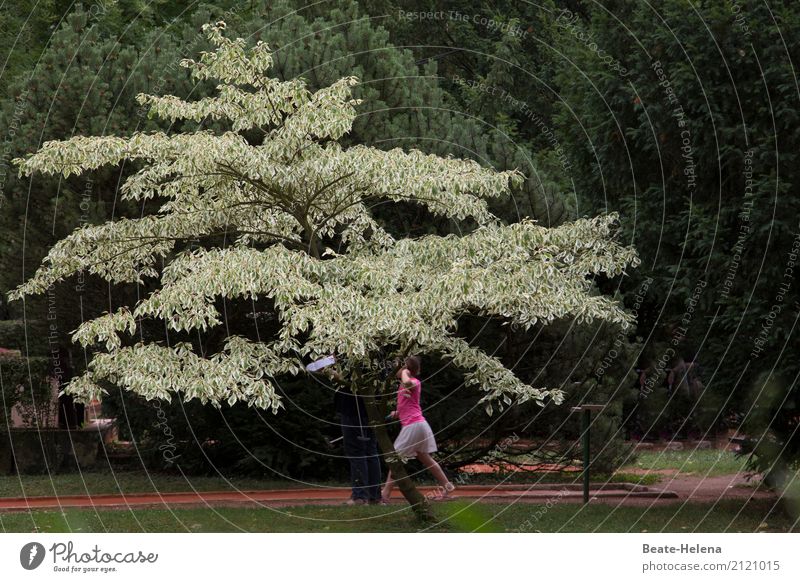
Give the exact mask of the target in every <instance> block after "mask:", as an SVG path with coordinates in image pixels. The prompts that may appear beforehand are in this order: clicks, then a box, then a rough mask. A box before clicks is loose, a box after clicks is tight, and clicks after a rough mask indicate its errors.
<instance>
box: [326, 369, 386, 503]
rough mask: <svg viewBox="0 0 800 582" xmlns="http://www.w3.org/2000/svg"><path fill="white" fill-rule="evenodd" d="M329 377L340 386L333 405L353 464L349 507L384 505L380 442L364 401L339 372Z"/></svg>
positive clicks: (332, 373) (349, 458) (347, 455)
mask: <svg viewBox="0 0 800 582" xmlns="http://www.w3.org/2000/svg"><path fill="white" fill-rule="evenodd" d="M328 375H329V377H330V378H331V379H332V380H334V381H335V382H336V383H337V384H338V390H336V393H335V394H334V397H333V403H334V408H335V410H336V412H337V414H338V415H339V419H340V423H341V427H342V440H343V442H344V454H345V456H346V457H347V459H348V461H349V462H350V480H351V482H352V488H353V489H352V493H351V494H350V499H349V500H348V502H347V503H348V505H361V504H365V503H372V504H378V503H380V501H381V462H380V458H379V457H378V440H377V438H376V437H375V431H373V430H372V427H370V426H369V421H368V420H367V410H366V407H365V405H364V400H363V398H362V397H361V396H358V395H354V394H353V393H352V392H350V388H349V387H348V386H346V385H345V384H344V383H343V382H342V381H341V376H340V375H339V374H338V372H335V371H332V372H330V373H329V374H328Z"/></svg>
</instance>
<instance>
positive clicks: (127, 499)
mask: <svg viewBox="0 0 800 582" xmlns="http://www.w3.org/2000/svg"><path fill="white" fill-rule="evenodd" d="M660 474H661V475H662V476H663V477H664V478H663V480H662V481H661V482H660V483H658V484H657V485H655V486H648V487H643V486H639V485H631V484H625V483H622V484H603V485H600V486H597V487H595V488H593V489H592V490H591V501H592V503H607V504H612V505H639V506H641V505H653V504H658V505H661V504H665V503H683V502H686V501H687V500H688V501H696V502H704V503H709V502H715V501H718V500H720V499H742V500H744V499H747V498H749V497H751V496H752V497H753V498H755V499H764V498H773V499H774V498H776V496H775V494H774V493H770V492H767V491H759V490H754V489H753V488H752V487H747V486H745V485H747V480H746V477H745V475H743V474H739V475H726V476H721V477H720V476H717V477H706V478H703V477H699V476H693V475H679V474H678V475H664V474H663V473H660ZM420 489H421V491H422V492H423V494H425V495H427V496H429V498H433V497H434V496H435V495H436V493H437V491H436V490H435V488H433V487H421V488H420ZM453 496H454V497H455V498H457V499H469V500H479V501H492V502H506V503H509V504H510V503H547V502H558V503H580V502H581V501H582V491H581V488H580V486H579V485H572V484H569V485H566V484H565V485H558V484H548V485H467V486H462V487H458V489H457V490H456V491H455V492H454V493H453ZM348 497H349V491H348V490H347V489H331V488H325V489H278V490H264V491H202V492H181V493H131V494H125V495H92V496H88V495H61V496H57V497H27V498H26V497H14V498H0V511H2V512H19V511H30V510H48V509H49V510H52V509H56V510H62V509H67V508H95V509H134V508H160V509H164V508H167V507H211V506H213V507H219V506H226V507H241V506H254V507H284V506H289V505H313V504H325V505H339V504H342V503H344V502H345V501H346V500H347V498H348ZM392 501H393V502H394V503H403V500H402V497H401V496H400V493H399V492H395V495H394V497H393V498H392Z"/></svg>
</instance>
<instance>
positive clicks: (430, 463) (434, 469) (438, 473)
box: [417, 453, 455, 492]
mask: <svg viewBox="0 0 800 582" xmlns="http://www.w3.org/2000/svg"><path fill="white" fill-rule="evenodd" d="M417 459H419V462H420V463H422V465H423V466H424V467H425V468H426V469H427V470H428V471H430V472H431V474H432V475H433V476H434V478H435V479H436V480H437V481H438V482H439V485H441V486H442V487H443V488H444V490H445V491H446V492H450V491H452V490H453V489H454V488H455V487H454V486H453V484H452V483H450V481H448V479H447V476H446V475H445V474H444V471H442V468H441V467H440V466H439V463H437V462H436V461H435V460H434V459H433V457H431V455H430V453H417Z"/></svg>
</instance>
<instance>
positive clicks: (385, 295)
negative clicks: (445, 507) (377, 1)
mask: <svg viewBox="0 0 800 582" xmlns="http://www.w3.org/2000/svg"><path fill="white" fill-rule="evenodd" d="M224 27H225V26H224V23H217V24H216V25H206V26H205V27H204V30H205V31H206V33H207V35H208V37H209V39H210V40H211V41H212V43H213V45H214V47H215V50H213V51H212V52H207V53H202V55H201V57H200V59H199V60H198V61H193V60H185V61H182V63H181V64H182V65H183V66H184V67H188V68H189V69H190V70H191V73H192V75H193V76H194V78H195V79H197V80H198V81H201V80H215V81H217V82H218V83H219V84H218V85H217V93H216V95H215V96H213V97H210V98H205V99H201V100H198V101H184V100H183V99H180V98H178V97H175V96H170V95H168V96H155V95H140V96H139V97H138V99H139V101H140V102H141V103H142V104H143V105H146V106H149V108H150V111H151V113H152V114H154V115H157V116H159V117H161V118H164V119H168V120H171V121H175V120H194V121H207V120H223V122H225V123H227V126H226V127H228V128H229V130H228V131H217V132H214V131H209V130H204V131H196V132H191V133H176V134H167V133H136V134H134V135H132V136H131V137H128V138H121V137H113V136H110V137H109V136H104V137H74V138H72V139H68V140H65V141H51V142H47V143H45V144H44V146H43V147H42V148H41V149H40V150H39V151H38V152H36V153H34V154H32V155H30V156H29V157H27V158H25V159H24V160H15V162H16V163H17V164H18V165H19V166H20V173H21V174H24V175H31V174H33V173H35V172H42V173H46V174H61V175H62V176H64V177H68V176H70V175H72V174H77V173H80V172H84V171H87V170H92V169H95V168H98V167H101V166H104V165H115V164H120V163H122V162H136V163H138V164H139V165H138V166H136V167H137V168H140V169H138V171H136V172H135V173H133V174H132V175H130V177H128V178H127V180H126V181H125V182H124V184H123V185H122V186H121V195H122V196H123V197H124V198H127V199H133V200H142V201H143V200H148V199H160V200H161V201H163V204H162V205H161V206H160V209H159V210H158V211H157V212H155V213H154V214H151V215H145V216H143V217H141V218H137V219H120V220H116V221H112V222H108V223H106V224H103V225H99V226H84V227H82V228H79V229H77V230H76V231H75V232H73V233H72V234H71V235H70V236H68V237H67V238H65V239H63V240H61V241H60V242H58V243H57V244H56V245H55V246H54V247H53V248H52V249H51V250H50V252H49V253H48V255H47V257H46V258H45V260H44V263H43V265H42V266H41V267H40V268H39V269H38V271H37V272H36V274H35V275H34V276H33V277H32V278H31V279H30V280H28V281H27V282H25V283H24V284H23V285H21V286H20V287H18V288H17V289H16V290H14V291H12V292H11V294H10V297H11V298H12V299H19V298H22V297H24V296H26V295H29V294H40V293H43V292H44V291H45V290H46V289H47V288H48V287H49V286H51V285H52V284H54V283H56V282H58V281H60V280H63V279H64V278H66V277H69V276H71V275H73V274H75V273H77V272H79V271H84V272H89V273H92V274H94V275H96V276H99V277H102V278H104V279H106V280H108V281H109V282H113V283H143V282H144V281H145V280H146V279H150V280H151V281H152V280H153V279H159V278H160V284H158V285H156V287H155V288H156V290H155V291H153V292H152V293H151V294H150V295H149V296H146V297H144V298H143V299H141V300H140V301H139V302H138V303H136V304H135V305H131V306H129V307H126V308H121V309H119V310H118V311H116V312H113V313H108V314H105V315H103V316H101V317H98V318H97V319H93V320H91V321H87V322H85V323H83V324H82V325H81V326H80V327H79V328H78V329H77V330H76V331H75V332H74V336H73V339H74V340H75V341H76V342H79V343H80V344H82V345H83V346H87V347H88V346H96V345H97V344H101V345H102V346H103V348H104V349H100V350H98V353H97V354H96V355H95V356H94V358H93V359H92V361H91V362H90V365H89V367H88V369H87V371H86V372H85V373H84V374H83V375H81V376H79V377H77V378H76V379H74V380H73V381H72V382H70V384H69V385H68V387H67V388H66V390H65V392H66V393H68V394H71V395H73V396H74V398H75V399H76V401H78V402H87V401H89V400H90V399H91V398H98V399H102V395H103V394H104V393H106V391H105V390H104V388H103V387H102V382H104V381H106V382H111V383H114V384H116V385H119V386H122V387H124V388H125V389H127V390H130V391H133V392H135V393H137V394H139V395H141V396H143V397H144V398H146V399H170V398H171V397H172V396H174V395H180V396H182V397H183V398H184V399H185V400H189V399H192V398H199V399H200V400H201V401H202V402H204V403H213V404H214V405H216V406H220V405H221V404H222V403H224V402H227V403H228V404H229V405H232V404H234V403H236V402H246V403H247V404H248V405H251V406H257V407H260V408H263V409H271V410H272V411H273V412H278V410H279V409H280V408H281V406H282V405H281V398H280V396H279V393H278V391H276V379H278V378H280V377H282V376H285V375H297V374H304V373H306V372H305V364H307V363H308V362H309V361H311V360H313V359H316V358H318V357H322V356H325V355H328V354H331V353H335V354H337V355H339V356H342V357H343V359H344V360H345V361H346V362H347V364H346V366H345V370H344V372H345V374H346V377H347V378H348V379H349V382H350V383H351V384H352V390H353V391H355V392H359V393H362V394H364V395H366V396H368V398H367V399H366V400H367V402H368V403H369V406H368V408H369V415H370V421H371V422H372V424H373V425H374V426H375V428H376V430H377V432H378V436H379V441H380V444H381V447H382V449H383V452H384V453H385V454H386V455H387V457H386V458H387V463H388V464H389V466H390V468H391V469H392V472H393V474H395V475H396V476H397V477H398V480H399V485H400V487H401V490H402V491H403V493H404V495H405V496H406V498H407V499H408V501H409V502H410V503H411V504H412V505H413V506H414V507H415V509H417V510H418V511H419V512H420V513H421V514H422V513H424V512H425V511H426V505H425V500H424V498H423V497H422V496H421V495H420V494H419V493H418V492H417V491H416V489H415V488H414V487H413V485H412V483H411V481H410V480H409V479H408V478H407V476H406V472H405V471H404V469H403V465H402V463H401V462H400V461H399V460H398V459H397V457H396V455H394V454H393V451H392V445H391V441H390V440H389V438H388V434H387V432H386V430H385V427H384V426H383V418H384V414H383V412H384V410H385V406H386V404H385V400H386V399H383V401H384V403H383V409H384V410H382V409H381V404H380V400H378V399H375V398H369V397H372V396H375V395H379V394H382V393H384V392H386V391H388V390H391V389H392V386H391V380H388V381H387V380H386V379H385V378H382V377H381V375H380V374H379V373H378V372H377V369H376V367H375V366H373V365H372V364H373V363H374V361H375V359H376V358H378V357H379V355H383V356H385V355H389V356H402V355H405V354H408V353H416V354H421V355H425V354H432V355H433V354H435V355H437V356H439V357H443V358H445V359H447V360H448V361H450V362H452V364H453V365H454V366H456V367H458V368H459V369H461V370H463V373H464V376H465V380H466V383H467V385H474V386H476V387H477V388H478V389H480V390H482V391H484V392H485V395H484V396H483V398H482V402H483V404H484V405H485V406H486V408H487V412H488V413H489V414H491V411H492V407H495V408H499V409H502V408H503V407H505V406H509V405H514V404H519V403H523V402H526V401H535V402H537V403H539V404H542V405H544V404H545V403H546V402H547V401H548V400H552V401H554V402H555V403H559V402H560V401H561V400H562V393H561V392H560V391H559V390H558V389H548V388H545V387H534V386H529V385H526V384H524V383H522V382H521V381H520V380H519V379H518V378H517V377H516V376H515V375H514V373H513V372H512V371H511V370H509V369H507V368H505V367H504V366H503V364H502V363H501V362H500V361H499V360H498V359H497V358H495V357H492V356H490V355H488V354H486V353H485V352H484V351H482V350H481V349H478V348H476V347H474V346H472V345H471V344H470V343H469V342H468V341H466V340H465V339H463V338H462V337H459V334H458V320H459V316H460V315H462V314H465V313H473V314H482V315H485V316H490V317H498V318H502V319H504V320H505V321H507V322H510V323H513V324H516V325H520V326H523V327H529V326H531V325H533V324H535V323H536V322H547V321H551V320H553V319H555V318H563V317H568V316H571V317H576V318H577V319H579V320H591V319H594V318H600V319H603V320H608V321H612V322H618V323H620V324H622V325H623V326H627V325H629V324H630V322H631V317H630V316H629V315H628V314H626V313H625V312H624V311H623V310H622V309H621V308H620V307H619V306H618V305H617V304H615V303H614V302H613V301H611V300H610V299H609V298H607V297H604V296H601V295H598V294H595V293H593V292H592V290H593V286H592V283H591V280H590V278H589V276H590V275H592V274H596V273H605V274H607V275H609V276H613V275H617V274H619V273H622V272H623V271H624V269H625V268H626V266H628V265H634V266H635V264H636V263H638V259H637V257H636V253H635V251H634V250H633V249H632V248H629V247H623V246H620V245H619V244H617V243H615V242H614V241H613V236H612V230H613V223H614V221H615V220H616V217H615V216H613V215H610V216H601V217H597V218H594V219H588V220H587V219H584V220H578V221H576V222H574V223H572V224H567V225H565V226H562V227H560V228H556V229H547V228H543V227H540V226H537V225H536V224H535V223H533V222H531V221H523V222H520V223H518V224H511V225H504V224H501V222H500V221H499V220H498V219H497V218H496V217H495V216H493V215H492V214H491V213H490V211H489V209H488V205H487V200H489V199H491V198H496V197H499V196H506V195H508V194H509V192H510V188H511V186H512V185H514V184H515V183H518V182H519V181H520V180H521V179H522V175H521V174H519V173H518V172H496V171H493V170H492V169H489V168H484V167H482V166H480V165H479V164H478V163H476V162H475V161H471V160H461V159H453V158H440V157H436V156H431V155H425V154H424V153H421V152H419V151H403V150H400V149H394V150H391V151H382V150H379V149H375V148H370V147H363V146H354V147H349V148H344V147H342V146H341V145H340V144H339V143H337V139H338V138H340V137H341V136H343V135H344V134H345V133H346V132H348V130H350V128H351V124H352V122H353V119H354V116H355V115H356V106H357V105H358V101H357V100H354V99H353V98H352V97H351V87H352V86H353V85H354V84H355V83H356V82H357V80H356V79H355V78H352V77H348V78H344V79H341V80H340V81H338V82H336V83H334V84H333V85H331V86H330V87H327V88H325V89H322V90H319V91H317V92H315V93H311V92H309V91H308V90H307V89H306V88H305V86H304V83H303V81H302V80H290V81H279V80H277V79H275V78H270V77H269V76H268V75H267V71H268V70H269V68H270V64H271V62H272V57H271V54H270V50H269V48H268V46H267V45H265V44H263V43H260V42H259V43H257V44H256V45H255V46H253V47H248V46H247V44H246V43H245V42H244V41H243V40H242V39H236V40H232V39H229V38H227V37H225V36H224V34H223V30H224ZM254 132H257V133H258V135H259V136H261V137H260V138H259V139H257V140H254V139H253V138H252V136H253V134H254ZM245 134H246V135H247V136H248V139H246V138H245ZM254 141H255V142H257V143H253V142H254ZM378 202H383V203H386V202H388V203H392V202H404V203H411V204H419V205H422V206H424V207H425V208H427V210H428V211H430V212H431V213H432V214H433V215H437V216H441V217H447V218H449V219H452V220H454V221H461V222H462V223H465V224H467V223H468V224H470V225H472V227H471V228H470V229H469V231H468V232H467V233H466V234H463V235H461V236H455V235H449V236H425V237H422V238H418V239H410V238H397V237H395V236H392V235H391V234H390V233H389V232H387V230H386V229H384V228H382V226H381V225H380V224H379V223H378V221H376V219H375V217H374V216H373V214H372V213H371V212H370V208H371V207H372V206H373V205H375V204H376V203H378ZM221 233H224V234H225V235H226V240H227V241H228V244H227V245H226V246H224V247H220V246H213V245H212V244H210V243H209V244H206V245H205V246H202V245H201V247H200V248H196V247H189V246H187V245H185V244H182V243H185V242H186V241H190V240H197V239H200V240H201V241H202V240H206V241H211V240H218V239H214V238H213V237H215V236H218V235H220V234H221ZM220 298H225V299H226V300H237V299H239V300H252V299H257V298H270V299H271V301H272V303H271V304H272V305H274V315H275V316H276V317H277V319H278V321H279V322H280V331H279V332H278V333H276V335H275V336H274V337H271V338H261V340H262V341H252V340H250V339H247V338H245V337H241V336H230V337H227V339H226V340H225V343H224V348H223V349H221V350H220V351H219V352H218V353H215V354H213V355H210V356H208V357H203V356H201V355H200V354H198V353H197V352H196V351H195V350H193V348H192V345H191V344H190V343H187V342H184V343H178V344H173V345H161V344H160V343H158V342H153V343H147V342H139V343H136V341H135V335H136V331H137V328H138V325H139V322H140V321H141V320H142V319H146V318H155V319H160V320H163V321H164V322H165V323H166V325H167V327H168V328H169V329H171V330H175V331H177V332H187V331H195V330H200V331H203V330H207V329H209V328H212V327H214V326H220V325H222V324H223V321H222V318H221V314H220V313H219V311H218V309H217V308H216V307H215V301H217V300H218V299H220ZM127 336H130V337H127Z"/></svg>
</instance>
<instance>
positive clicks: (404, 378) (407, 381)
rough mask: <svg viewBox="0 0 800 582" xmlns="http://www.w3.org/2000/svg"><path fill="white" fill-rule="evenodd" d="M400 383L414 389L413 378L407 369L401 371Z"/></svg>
mask: <svg viewBox="0 0 800 582" xmlns="http://www.w3.org/2000/svg"><path fill="white" fill-rule="evenodd" d="M400 382H402V383H403V386H405V387H406V388H413V387H414V381H413V376H412V375H411V374H410V373H409V372H408V369H407V368H403V369H402V370H400Z"/></svg>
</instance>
